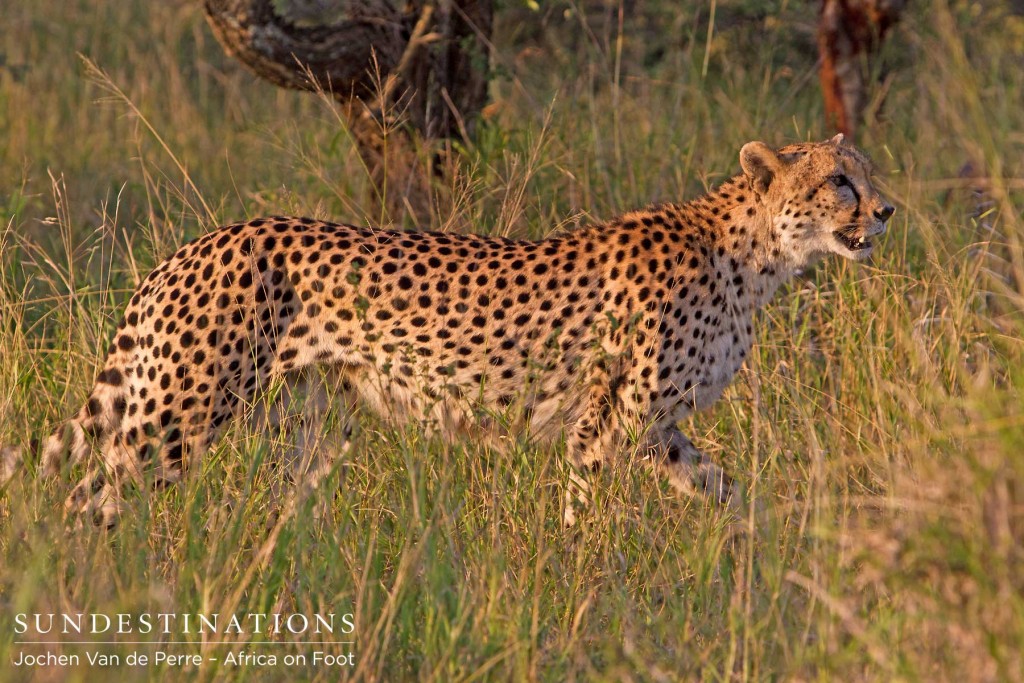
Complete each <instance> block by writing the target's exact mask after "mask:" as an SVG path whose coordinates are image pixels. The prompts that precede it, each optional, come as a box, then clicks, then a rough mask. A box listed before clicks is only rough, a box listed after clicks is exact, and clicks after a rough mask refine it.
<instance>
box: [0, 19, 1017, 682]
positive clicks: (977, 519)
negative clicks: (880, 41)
mask: <svg viewBox="0 0 1024 683" xmlns="http://www.w3.org/2000/svg"><path fill="white" fill-rule="evenodd" d="M625 4H626V5H629V7H624V6H622V5H619V4H617V3H606V4H601V3H585V4H584V5H580V4H578V3H576V2H572V1H562V0H558V1H556V2H543V3H533V2H528V3H519V2H514V3H513V2H506V3H504V4H503V5H502V6H501V7H499V9H498V11H497V13H496V17H495V30H494V35H493V40H494V43H495V45H494V54H493V57H492V67H491V68H492V71H493V74H492V81H491V86H490V88H491V90H490V93H491V103H490V104H489V106H488V107H487V108H486V110H485V111H484V117H483V119H482V120H481V121H480V122H479V124H478V126H477V127H476V130H475V132H474V135H473V136H472V140H471V141H470V142H467V143H465V144H464V145H463V144H460V145H459V146H457V148H456V149H455V155H454V159H453V160H452V167H453V169H454V170H453V171H452V172H450V173H446V174H445V175H443V176H439V179H438V180H437V181H436V182H437V185H436V187H435V188H434V190H435V193H436V201H435V202H434V205H433V207H432V208H431V209H430V210H426V211H424V210H416V211H411V210H405V211H402V210H398V211H393V212H392V211H390V210H387V209H382V208H379V207H387V206H389V203H387V202H383V203H382V202H379V201H374V200H373V192H374V189H373V187H371V184H370V180H369V177H368V174H367V170H366V168H365V166H364V165H363V164H362V162H361V160H360V157H359V155H358V153H357V150H356V149H355V146H354V143H353V140H352V137H351V136H350V135H349V134H348V133H347V132H346V127H345V123H344V120H343V119H342V117H340V116H339V114H338V110H337V108H336V105H335V103H334V101H333V100H332V99H331V98H330V97H327V96H323V97H317V96H316V95H312V94H309V93H300V92H288V91H283V90H278V89H275V88H274V87H273V86H271V85H268V84H266V83H264V82H262V81H259V80H258V79H255V78H254V77H252V76H251V75H249V74H248V73H246V72H245V71H244V70H243V69H242V68H241V67H240V66H239V65H238V64H237V63H235V62H233V61H232V60H231V59H230V58H228V57H226V56H225V55H224V54H223V52H222V50H221V48H220V46H219V45H218V44H217V43H216V42H215V41H214V39H213V37H212V36H211V34H210V32H209V30H208V28H207V26H206V24H205V23H204V21H203V18H202V12H201V8H200V7H199V3H198V2H193V1H191V0H175V1H173V2H141V1H138V0H130V1H126V0H121V1H112V0H96V1H92V2H85V1H84V0H72V1H68V2H56V1H55V0H39V1H37V2H10V3H6V4H5V5H4V12H3V13H4V29H3V31H2V32H0V415H2V420H0V443H5V444H8V443H23V444H27V443H28V442H29V441H30V439H31V438H32V437H34V436H39V435H42V434H43V433H45V432H46V431H47V430H49V429H52V427H53V426H54V425H55V424H57V423H58V422H59V421H60V420H61V419H63V418H66V417H67V416H69V415H70V414H71V413H72V412H73V411H74V410H76V409H77V408H78V406H79V405H80V404H81V402H82V400H83V399H84V397H85V396H86V394H87V392H88V390H89V388H90V386H91V382H92V380H93V378H94V376H95V374H96V372H97V370H98V368H99V364H100V363H101V361H102V358H103V354H104V352H105V350H106V347H107V345H108V343H109V339H110V335H111V332H112V330H113V327H114V325H116V323H117V321H118V317H119V314H120V311H121V310H122V309H123V307H124V305H125V302H126V301H127V299H128V297H129V295H130V292H131V291H132V289H133V288H134V287H135V285H136V284H137V283H138V282H139V281H140V279H141V278H142V277H144V276H145V274H146V273H147V272H148V270H149V269H150V268H151V267H152V266H153V265H154V264H155V263H157V262H158V261H159V260H160V259H162V258H163V257H164V256H166V255H168V254H170V253H171V252H172V251H173V250H175V249H176V247H177V246H179V245H180V244H182V243H183V242H185V241H186V240H188V239H190V238H192V237H195V236H197V235H200V234H202V233H203V232H204V231H207V230H210V229H212V228H213V227H215V226H217V225H219V224H222V223H226V222H229V221H234V220H237V219H243V218H250V217H257V216H260V215H267V214H298V215H310V216H315V217H323V218H326V217H330V218H333V219H337V220H344V221H347V222H356V223H371V224H390V225H398V226H403V227H413V226H419V227H424V228H431V229H438V230H455V231H466V232H480V233H490V234H502V235H510V236H515V237H541V236H545V235H549V234H551V233H552V232H554V231H557V230H564V229H568V228H571V227H572V226H574V225H576V224H579V223H582V222H588V221H591V220H597V219H600V218H602V217H610V216H612V215H614V214H617V213H619V212H621V211H624V210H626V209H629V208H635V207H638V206H641V205H643V204H646V203H649V202H651V201H656V200H680V199H683V198H688V197H692V196H694V195H696V194H698V193H700V192H701V191H702V190H704V189H705V188H706V187H709V186H712V185H714V184H715V183H716V182H718V181H719V180H721V179H723V178H725V177H727V176H728V175H730V174H732V173H734V172H736V170H737V169H738V161H737V152H738V150H739V148H740V146H741V145H742V144H743V143H744V142H747V141H749V140H753V139H760V140H764V141H766V142H768V143H773V144H783V143H786V142H790V141H794V140H805V139H811V140H815V139H824V138H825V137H828V136H829V135H831V131H830V130H828V129H827V128H826V127H825V125H824V123H823V121H824V117H823V112H822V104H821V97H820V92H819V90H818V88H817V77H816V68H815V49H814V5H815V3H812V2H805V1H803V0H718V1H717V2H714V1H712V2H710V3H705V2H694V3H682V4H683V8H682V9H680V8H679V7H677V6H676V5H677V3H671V2H660V1H655V0H649V1H647V2H641V3H625ZM1015 5H1016V10H1018V11H1019V10H1020V7H1019V3H1013V2H1002V1H1001V0H992V1H991V2H971V1H968V0H935V1H934V2H925V1H921V2H911V3H910V4H909V6H908V9H907V10H906V12H905V13H904V16H903V17H902V19H901V22H900V23H899V24H898V25H896V26H895V27H894V28H893V29H892V31H891V32H890V35H889V38H888V40H887V42H886V43H885V45H884V46H883V48H882V50H881V53H880V58H881V59H880V60H877V61H873V62H872V63H871V68H872V69H873V70H874V74H873V78H872V83H873V85H872V87H871V90H870V101H869V103H868V106H867V108H866V116H867V119H866V122H865V123H864V124H863V125H862V126H861V127H860V129H859V131H858V143H859V144H860V145H862V146H863V147H864V148H865V149H866V150H867V151H868V152H869V153H870V154H871V155H872V156H873V158H874V159H875V162H876V165H877V169H878V177H879V184H880V186H881V187H883V188H884V190H885V191H886V193H887V195H888V196H889V197H890V199H891V200H892V202H893V203H894V204H895V205H896V206H897V214H896V216H895V217H894V219H893V221H892V222H891V224H890V225H891V230H890V233H889V234H888V236H887V237H886V238H885V239H884V240H883V242H882V244H881V245H880V248H878V249H876V254H875V256H874V257H873V259H872V260H871V262H870V263H866V264H851V263H845V262H839V261H835V260H830V261H827V262H824V263H822V264H821V265H820V266H819V267H817V268H816V269H814V270H813V271H811V272H808V273H806V274H804V275H803V276H802V277H800V278H798V279H797V280H796V281H794V282H793V283H792V284H791V285H789V286H787V287H786V288H784V290H783V292H782V293H781V294H780V295H779V296H778V297H777V299H776V301H775V302H774V303H773V304H772V305H771V306H770V307H769V308H768V309H767V311H766V313H765V315H763V317H762V320H761V325H760V330H759V337H758V343H757V345H756V346H755V352H754V355H753V357H752V358H751V359H750V361H749V363H748V365H747V368H746V369H745V371H744V372H743V373H742V374H741V375H740V376H739V378H738V379H737V381H736V382H735V383H734V385H733V386H732V387H731V388H730V389H729V390H728V391H727V393H726V395H725V397H724V398H723V399H722V400H721V401H720V402H719V403H718V405H717V406H716V407H715V408H714V409H713V410H711V411H710V412H708V413H704V414H701V415H699V416H696V417H695V418H693V419H692V420H691V424H689V425H687V433H688V434H691V435H692V436H694V437H695V441H696V442H697V444H698V446H700V447H701V448H703V449H705V450H706V451H708V452H709V453H711V454H712V455H714V456H715V458H716V459H717V460H718V461H719V462H721V463H723V465H725V466H726V468H727V469H728V470H729V471H730V472H732V473H733V474H734V475H735V476H736V478H737V479H738V481H739V482H740V484H741V485H742V486H743V487H744V489H745V490H746V491H747V495H748V497H749V498H751V499H752V500H753V501H755V505H753V506H752V507H751V510H752V512H751V513H750V514H749V516H746V517H745V518H743V519H733V518H731V517H730V516H729V514H728V513H727V512H725V511H723V510H722V509H720V508H715V507H708V506H705V505H704V504H702V503H700V502H698V501H686V500H680V499H679V498H678V497H677V496H675V495H674V494H673V493H672V492H671V491H670V490H669V489H668V487H667V485H666V484H661V485H660V486H659V485H658V484H657V483H656V482H654V481H652V479H651V477H650V476H649V473H648V471H647V469H646V467H644V466H643V465H642V464H639V463H636V462H631V461H629V460H628V459H624V460H623V461H622V462H621V463H620V464H619V466H617V467H613V468H610V469H605V470H603V471H601V472H600V473H598V474H596V475H595V476H594V481H595V483H596V486H595V502H594V507H593V509H592V510H590V511H589V512H588V513H587V515H586V518H585V520H584V521H583V523H582V524H581V526H580V528H579V529H576V530H573V531H568V532H567V531H565V530H563V528H562V526H561V522H560V520H561V506H562V504H563V502H562V495H561V491H562V486H563V484H564V481H565V476H566V475H565V471H564V468H562V467H561V466H560V464H559V459H558V450H557V449H555V450H553V451H547V450H540V449H538V448H537V447H536V446H534V445H532V444H531V443H529V441H528V440H526V439H523V440H521V441H520V442H518V443H516V444H514V445H513V446H512V447H511V449H510V452H509V453H506V454H498V453H495V452H492V451H489V450H487V449H486V448H484V447H483V446H481V445H480V444H478V443H476V442H475V441H474V440H472V439H471V438H469V439H467V440H465V441H462V442H458V443H454V444H449V443H443V442H439V441H432V440H427V439H425V438H424V437H423V436H422V435H421V434H420V433H419V432H418V431H417V430H416V429H415V427H407V428H398V427H395V426H393V425H392V424H390V423H389V422H386V421H380V420H378V419H376V418H374V417H373V416H371V415H364V416H361V418H360V421H361V426H362V431H361V435H360V437H359V439H358V442H357V444H356V447H355V448H354V450H353V452H352V454H351V457H350V458H349V460H348V463H347V467H346V468H345V469H344V470H343V471H339V472H337V473H336V474H335V475H334V479H333V481H335V482H337V486H336V487H335V488H337V490H338V493H337V494H336V495H335V496H334V497H333V499H331V500H330V505H329V511H328V513H327V515H326V516H325V517H323V518H321V519H317V518H316V517H315V516H314V514H313V510H312V508H313V502H314V501H308V502H307V504H305V505H303V506H300V507H299V508H298V509H296V510H294V513H293V514H290V515H285V516H283V517H278V516H277V515H276V512H275V510H274V509H273V506H271V505H270V503H269V498H268V495H267V491H268V489H269V481H270V480H271V479H272V478H273V477H275V476H280V474H279V473H278V472H276V471H275V470H274V468H272V467H271V466H270V463H269V462H268V461H267V457H266V456H267V453H268V447H267V444H266V442H265V440H264V439H261V438H260V436H261V435H260V434H258V433H254V432H252V431H248V430H246V429H245V428H244V427H242V426H236V427H235V428H233V429H232V430H230V431H229V432H228V433H227V434H226V436H225V437H224V438H223V439H222V440H221V441H220V443H219V445H218V446H217V447H216V449H215V450H214V451H213V452H212V453H210V454H209V457H207V458H206V459H205V460H204V461H203V462H202V463H201V464H198V465H196V466H194V467H193V468H192V471H191V475H192V476H190V477H189V478H188V480H187V482H186V483H184V484H183V485H181V486H178V487H174V488H172V489H170V490H167V491H161V492H153V493H146V492H141V493H140V492H136V493H135V494H133V495H132V496H131V497H130V498H129V501H128V510H127V512H126V514H125V515H124V516H123V517H122V520H121V524H120V526H119V527H118V528H117V529H116V530H114V531H112V532H110V533H106V532H102V531H98V530H95V529H92V528H90V527H87V528H76V527H75V524H74V520H67V519H65V515H64V511H63V506H62V501H63V499H64V497H65V496H66V495H67V491H68V488H69V487H70V485H71V481H72V480H71V479H70V478H68V479H66V480H60V481H45V480H42V479H39V478H37V477H36V476H35V472H34V463H33V461H32V459H31V458H28V459H27V462H26V465H25V468H24V472H22V473H20V474H19V475H18V476H16V477H15V478H14V479H13V480H12V481H11V483H10V484H9V485H7V486H6V487H5V488H4V489H2V490H0V679H3V680H28V679H32V680H54V681H57V680H109V677H110V675H111V673H110V672H109V671H105V670H102V669H96V668H88V667H86V666H82V667H79V668H70V669H69V668H50V669H46V668H43V669H38V670H33V671H29V670H26V669H24V668H17V667H14V666H13V665H12V664H11V659H12V657H14V656H15V655H16V653H17V652H18V651H20V650H21V649H23V646H21V645H18V644H16V643H15V641H16V640H18V637H17V635H16V634H15V629H14V621H13V619H14V615H15V614H17V613H33V612H39V613H50V612H53V613H60V612H86V613H90V612H100V613H108V614H115V613H119V612H125V613H131V614H138V613H143V612H150V613H156V612H179V613H183V612H191V613H196V612H204V613H213V612H220V613H230V612H237V613H246V612H286V613H288V612H305V613H315V612H336V613H346V612H351V613H353V615H354V620H355V624H356V629H355V633H354V634H353V638H354V640H355V644H354V645H353V646H351V647H349V646H339V645H325V646H323V648H322V649H324V650H326V651H329V652H331V651H337V652H345V651H348V650H349V649H351V650H352V651H353V652H354V653H355V665H354V666H353V667H350V668H345V669H325V668H322V667H319V668H318V667H313V666H312V665H310V666H307V667H301V668H298V669H283V668H281V667H269V668H261V667H256V666H242V667H233V666H228V665H225V664H217V663H207V664H204V665H203V666H202V667H200V668H198V669H192V670H188V671H183V670H181V669H180V668H178V667H146V668H141V667H137V668H134V669H133V668H129V667H122V668H121V669H119V670H118V671H117V672H116V675H117V677H118V679H119V680H124V681H129V680H146V679H149V678H151V677H154V678H156V679H158V680H186V679H187V680H231V681H269V680H280V679H293V680H318V681H333V680H339V679H342V680H359V681H362V680H387V681H398V680H421V681H470V680H545V681H563V680H581V681H582V680H587V681H590V680H608V681H613V680H614V681H618V680H636V681H641V680H643V681H646V680H650V681H673V680H708V681H726V680H808V681H809V680H821V681H826V680H886V681H888V680H907V681H940V680H960V681H1020V680H1024V655H1022V652H1024V547H1022V546H1024V407H1022V406H1024V402H1022V396H1021V392H1022V389H1024V337H1022V332H1024V317H1022V315H1021V311H1022V306H1024V208H1022V207H1024V204H1022V200H1024V164H1022V159H1024V107H1022V103H1024V17H1022V16H1021V15H1020V14H1019V13H1018V14H1015V13H1014V10H1015ZM390 205H392V206H393V204H390ZM409 208H412V207H409ZM233 638H234V636H230V635H227V636H225V635H221V636H215V637H212V638H211V637H209V636H207V637H206V638H205V639H204V638H203V637H202V636H198V635H194V634H193V635H191V636H186V639H189V640H194V644H192V645H184V646H178V647H179V650H177V651H180V652H200V653H204V654H212V655H213V656H218V655H217V653H218V652H220V653H221V654H223V653H225V652H227V651H228V650H231V649H232V646H231V641H232V639H233ZM325 639H328V640H329V639H330V638H325ZM268 647H269V646H268ZM98 649H100V650H102V651H104V652H110V653H119V654H121V655H122V656H123V655H125V654H126V653H128V652H130V651H132V650H133V649H138V648H137V647H136V646H130V645H105V646H100V647H99V648H98ZM236 649H241V648H236ZM248 649H249V650H251V651H257V650H258V649H259V646H252V647H250V648H248ZM310 649H311V646H308V645H286V646H278V647H277V648H276V649H275V650H274V652H275V653H277V654H278V655H279V656H280V655H282V654H284V653H286V652H307V653H308V652H309V651H310ZM61 651H64V652H70V651H72V646H66V647H64V648H63V650H61Z"/></svg>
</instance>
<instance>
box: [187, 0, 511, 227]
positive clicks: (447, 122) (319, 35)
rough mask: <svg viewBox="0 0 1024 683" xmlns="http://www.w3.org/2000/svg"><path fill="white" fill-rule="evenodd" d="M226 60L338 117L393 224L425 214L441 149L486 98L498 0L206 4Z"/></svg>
mask: <svg viewBox="0 0 1024 683" xmlns="http://www.w3.org/2000/svg"><path fill="white" fill-rule="evenodd" d="M203 4H204V9H205V13H206V19H207V21H208V22H209V24H210V27H211V29H212V30H213V33H214V35H215V36H216V37H217V40H218V41H219V42H220V43H221V45H222V46H223V47H224V50H225V51H226V52H227V53H228V54H229V55H232V56H233V57H235V58H236V59H238V60H239V61H240V62H241V63H242V64H244V65H245V66H246V67H247V68H248V69H249V70H251V71H252V72H253V73H255V74H256V75H258V76H260V77H262V78H264V79H266V80H268V81H270V82H271V83H274V84H276V85H279V86H281V87H284V88H293V89H299V90H315V89H317V88H322V89H323V90H325V91H327V92H330V93H331V94H332V95H333V96H334V97H335V99H337V100H338V102H339V103H340V104H341V106H342V110H343V111H344V113H345V116H346V118H347V119H348V121H349V125H350V127H351V131H352V134H353V136H354V137H355V139H356V142H357V144H358V145H359V150H360V154H361V155H362V156H363V159H364V161H365V162H366V164H367V167H368V168H369V169H370V172H371V175H372V178H373V181H374V183H375V185H376V186H377V189H378V191H379V192H380V195H379V196H378V199H379V200H382V201H383V204H384V206H385V207H386V208H388V209H390V210H391V214H392V216H391V217H392V218H398V215H397V214H396V213H395V211H398V212H399V213H401V212H402V211H404V210H410V209H411V210H412V212H413V213H414V214H415V213H419V212H421V211H426V210H428V209H429V206H430V203H431V197H430V193H431V183H430V178H431V175H432V174H436V173H437V172H438V171H437V169H439V168H440V167H441V166H442V164H439V163H438V158H437V157H438V154H443V147H444V145H443V144H437V143H438V142H443V141H444V140H446V139H463V138H465V137H467V136H469V135H470V134H471V132H472V128H473V121H474V119H475V118H476V116H477V114H478V113H479V112H480V110H481V109H482V108H483V106H484V104H485V103H486V98H487V77H488V63H489V60H488V45H489V36H490V33H491V26H492V22H493V7H492V4H493V0H448V1H447V2H428V1H426V0H412V1H411V2H405V3H399V2H392V1H389V0H365V1H360V0H204V3H203Z"/></svg>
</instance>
